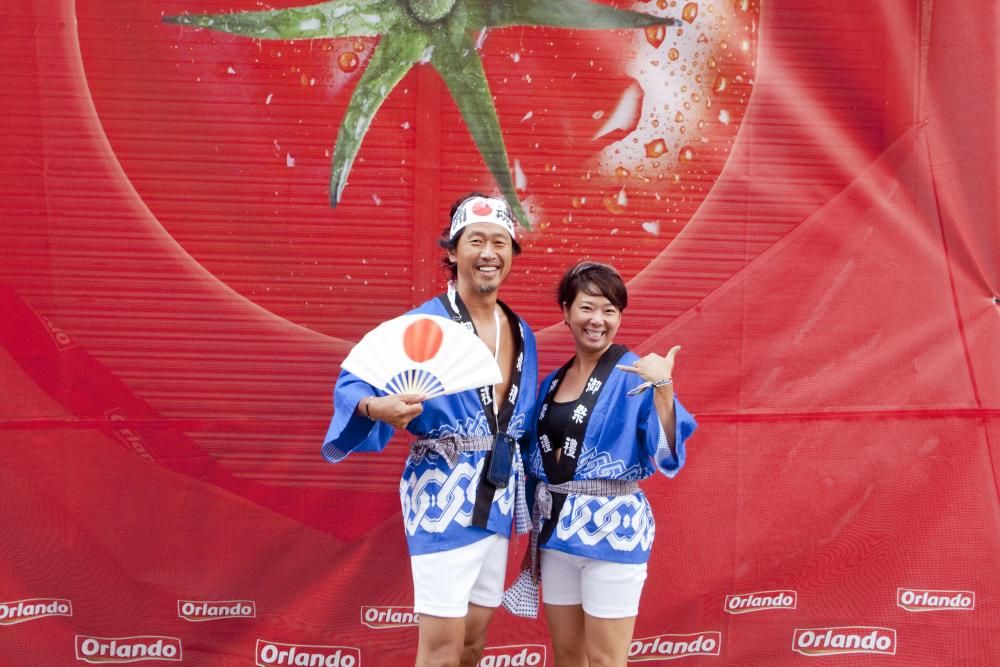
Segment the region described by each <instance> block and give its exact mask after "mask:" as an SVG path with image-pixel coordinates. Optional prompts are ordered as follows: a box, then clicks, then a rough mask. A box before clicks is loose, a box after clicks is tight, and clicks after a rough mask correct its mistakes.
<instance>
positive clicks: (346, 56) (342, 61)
mask: <svg viewBox="0 0 1000 667" xmlns="http://www.w3.org/2000/svg"><path fill="white" fill-rule="evenodd" d="M358 62H359V61H358V54H356V53H354V52H353V51H344V52H343V53H341V54H340V57H339V58H337V64H338V65H339V66H340V69H341V70H342V71H344V72H353V71H354V70H356V69H357V68H358Z"/></svg>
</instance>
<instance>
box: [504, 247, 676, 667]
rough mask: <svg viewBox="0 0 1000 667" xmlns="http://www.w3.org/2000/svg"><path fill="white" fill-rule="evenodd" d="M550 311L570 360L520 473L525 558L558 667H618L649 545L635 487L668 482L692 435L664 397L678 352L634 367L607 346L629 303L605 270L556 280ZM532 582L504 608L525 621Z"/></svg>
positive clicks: (632, 360)
mask: <svg viewBox="0 0 1000 667" xmlns="http://www.w3.org/2000/svg"><path fill="white" fill-rule="evenodd" d="M558 301H559V306H560V307H561V308H562V311H563V317H564V319H565V321H566V324H567V325H568V326H569V329H570V332H571V333H572V334H573V338H574V340H575V341H576V354H575V355H574V356H573V358H572V359H570V360H569V361H568V362H567V363H566V364H565V365H564V366H563V367H562V368H560V369H559V370H557V371H555V372H553V373H552V374H551V375H549V376H548V377H547V378H545V380H544V381H543V382H542V386H541V388H540V392H539V395H538V396H539V406H538V408H537V412H536V424H535V425H536V428H537V435H536V438H535V441H534V443H533V444H532V445H531V448H530V450H529V452H528V467H529V473H530V474H532V475H533V476H534V477H535V478H537V481H538V488H537V490H536V494H535V508H534V514H533V519H534V521H533V523H534V529H535V532H533V535H532V543H533V544H537V546H538V547H539V548H540V552H536V551H535V550H534V548H533V549H532V550H531V553H530V555H531V556H532V558H533V559H534V558H535V555H536V553H540V564H541V586H542V599H543V601H544V602H545V612H546V616H547V618H548V622H549V628H550V631H551V633H552V645H553V649H554V651H555V662H556V667H575V666H577V665H582V666H587V665H589V667H598V666H602V665H614V666H616V667H617V666H622V665H625V661H626V659H627V656H628V647H629V643H630V641H631V639H632V630H633V627H634V625H635V617H636V614H637V613H638V610H639V596H640V594H641V592H642V586H643V583H644V582H645V579H646V563H647V561H648V560H649V552H650V547H651V546H652V542H653V533H654V523H653V515H652V511H651V509H650V506H649V502H648V501H647V500H646V497H645V495H643V493H642V491H640V490H639V486H638V481H639V480H640V479H643V478H645V477H649V476H650V475H652V474H653V473H654V472H655V471H657V470H659V471H660V472H662V473H663V474H665V475H667V476H668V477H673V476H674V475H676V474H677V471H678V470H679V469H680V468H681V466H683V465H684V443H685V440H686V439H687V438H688V437H689V436H690V435H691V433H692V432H693V431H694V429H695V426H696V424H695V421H694V419H693V418H692V417H691V415H690V414H689V413H688V412H687V410H685V409H684V407H683V406H682V405H681V404H680V403H679V402H678V401H677V399H676V398H675V397H674V386H673V377H672V372H673V366H674V358H675V357H676V356H677V352H678V351H679V350H680V347H674V348H673V349H671V350H670V351H669V352H668V353H667V355H666V356H665V357H661V356H659V355H657V354H648V355H646V356H644V357H642V358H639V357H638V356H637V355H635V354H633V353H632V352H630V351H629V350H628V349H627V348H625V347H624V346H622V345H615V344H614V338H615V334H616V333H617V332H618V327H619V326H620V325H621V320H622V312H623V311H624V310H625V306H626V305H627V302H628V294H627V292H626V289H625V284H624V283H623V282H622V279H621V276H619V275H618V272H617V271H615V269H614V268H613V267H611V266H608V265H605V264H597V263H595V262H583V263H580V264H577V265H576V266H575V267H573V268H572V269H570V270H569V271H567V272H566V274H565V275H563V277H562V280H561V281H560V283H559V288H558ZM549 517H551V518H549ZM533 580H534V581H537V580H536V579H535V577H534V576H526V575H522V577H521V578H520V579H519V582H518V584H515V587H514V588H512V589H511V590H510V591H508V596H507V598H506V599H505V605H506V606H508V608H509V609H511V610H512V611H514V612H515V613H521V614H523V615H533V614H532V613H531V612H532V609H531V606H532V598H531V595H530V593H529V594H528V596H527V597H524V594H525V593H527V592H528V591H527V590H526V589H525V588H524V586H525V585H527V587H528V588H529V589H530V587H531V583H532V581H533ZM534 605H535V610H537V597H536V598H534ZM525 612H527V613H526V614H525Z"/></svg>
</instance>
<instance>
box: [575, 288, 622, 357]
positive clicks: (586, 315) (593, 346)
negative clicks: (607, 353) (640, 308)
mask: <svg viewBox="0 0 1000 667" xmlns="http://www.w3.org/2000/svg"><path fill="white" fill-rule="evenodd" d="M563 317H564V318H565V320H566V324H568V325H569V330H570V332H572V334H573V338H574V339H575V340H576V350H577V352H590V353H600V352H603V351H604V350H606V349H607V348H608V346H609V345H611V344H612V343H613V342H614V340H615V334H616V333H618V327H619V326H620V325H621V323H622V311H620V310H618V308H617V307H616V306H615V305H614V304H613V303H611V302H610V301H608V299H607V297H605V296H604V295H593V294H588V293H586V292H585V291H583V290H577V293H576V296H575V297H574V298H573V303H571V304H569V305H568V306H567V305H566V304H563Z"/></svg>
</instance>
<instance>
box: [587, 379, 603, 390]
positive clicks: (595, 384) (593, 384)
mask: <svg viewBox="0 0 1000 667" xmlns="http://www.w3.org/2000/svg"><path fill="white" fill-rule="evenodd" d="M602 384H604V383H603V382H601V381H600V380H598V379H597V378H590V379H589V380H587V391H589V392H590V393H591V394H596V393H597V392H599V391H600V390H601V385H602Z"/></svg>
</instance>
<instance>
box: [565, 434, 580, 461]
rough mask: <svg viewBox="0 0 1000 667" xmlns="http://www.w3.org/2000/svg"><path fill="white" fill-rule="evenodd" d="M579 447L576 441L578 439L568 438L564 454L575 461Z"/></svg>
mask: <svg viewBox="0 0 1000 667" xmlns="http://www.w3.org/2000/svg"><path fill="white" fill-rule="evenodd" d="M578 445H579V443H578V442H577V441H576V438H566V443H565V444H564V445H563V454H565V455H566V456H568V457H570V458H571V459H575V458H576V448H577V446H578Z"/></svg>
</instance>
